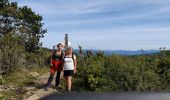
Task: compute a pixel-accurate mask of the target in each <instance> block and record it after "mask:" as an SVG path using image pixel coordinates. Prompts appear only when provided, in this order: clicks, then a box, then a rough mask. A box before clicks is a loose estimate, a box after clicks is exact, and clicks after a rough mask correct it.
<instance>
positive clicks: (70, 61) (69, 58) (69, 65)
mask: <svg viewBox="0 0 170 100" xmlns="http://www.w3.org/2000/svg"><path fill="white" fill-rule="evenodd" d="M76 67H77V60H76V56H75V55H74V54H73V48H72V47H68V48H67V49H66V54H65V56H64V64H63V70H64V77H65V80H66V90H67V91H68V92H71V86H72V77H73V76H74V75H75V74H76Z"/></svg>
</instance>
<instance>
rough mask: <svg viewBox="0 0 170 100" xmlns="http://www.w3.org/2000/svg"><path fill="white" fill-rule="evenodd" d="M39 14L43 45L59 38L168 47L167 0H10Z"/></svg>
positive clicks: (92, 44)
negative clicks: (66, 36)
mask: <svg viewBox="0 0 170 100" xmlns="http://www.w3.org/2000/svg"><path fill="white" fill-rule="evenodd" d="M10 1H16V2H18V4H19V6H24V5H27V6H29V7H31V8H32V9H33V11H35V12H36V13H39V14H40V15H42V16H43V23H44V28H46V29H47V31H48V32H47V33H46V34H45V37H44V38H43V39H41V42H43V46H44V47H48V48H52V46H53V45H55V44H57V43H59V42H61V41H63V39H64V34H65V33H67V34H68V35H69V41H71V42H72V46H73V47H74V48H78V45H81V46H82V47H83V48H86V49H102V50H140V49H147V50H148V49H159V47H166V48H167V49H170V0H10Z"/></svg>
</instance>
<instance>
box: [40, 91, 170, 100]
mask: <svg viewBox="0 0 170 100" xmlns="http://www.w3.org/2000/svg"><path fill="white" fill-rule="evenodd" d="M40 100H170V92H142V93H140V92H119V93H118V92H115V93H74V92H73V93H64V94H58V93H54V94H52V95H49V96H46V97H44V98H42V99H40Z"/></svg>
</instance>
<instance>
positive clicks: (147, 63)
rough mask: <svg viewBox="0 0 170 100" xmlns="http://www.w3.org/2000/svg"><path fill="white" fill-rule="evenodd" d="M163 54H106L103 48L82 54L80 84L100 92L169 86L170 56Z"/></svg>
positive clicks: (147, 89)
mask: <svg viewBox="0 0 170 100" xmlns="http://www.w3.org/2000/svg"><path fill="white" fill-rule="evenodd" d="M161 54H162V52H161V53H160V54H155V55H138V56H119V55H112V56H104V55H102V53H101V51H100V52H99V53H97V54H96V55H94V54H91V55H90V54H89V51H88V52H87V53H84V58H83V59H82V58H81V57H79V56H78V75H77V78H78V79H79V80H80V79H81V80H83V82H82V81H80V83H76V84H79V86H80V84H81V86H80V87H83V88H85V89H87V90H92V91H98V92H111V91H160V90H169V89H170V87H169V80H170V77H169V75H170V58H168V55H167V54H168V51H167V53H166V56H165V57H164V59H163V58H162V57H161V56H162V55H161Z"/></svg>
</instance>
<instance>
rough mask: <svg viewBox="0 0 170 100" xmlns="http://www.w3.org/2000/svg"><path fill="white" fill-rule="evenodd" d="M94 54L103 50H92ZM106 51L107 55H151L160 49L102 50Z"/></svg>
mask: <svg viewBox="0 0 170 100" xmlns="http://www.w3.org/2000/svg"><path fill="white" fill-rule="evenodd" d="M86 51H87V49H85V50H84V51H83V52H86ZM91 51H92V52H93V53H94V54H95V53H96V52H98V51H101V50H91ZM102 51H104V54H105V55H106V56H109V55H113V54H116V55H127V56H128V55H129V56H130V55H141V54H145V55H150V54H155V53H159V52H160V51H159V50H143V51H142V50H136V51H128V50H102ZM74 52H75V53H78V49H75V50H74Z"/></svg>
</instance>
